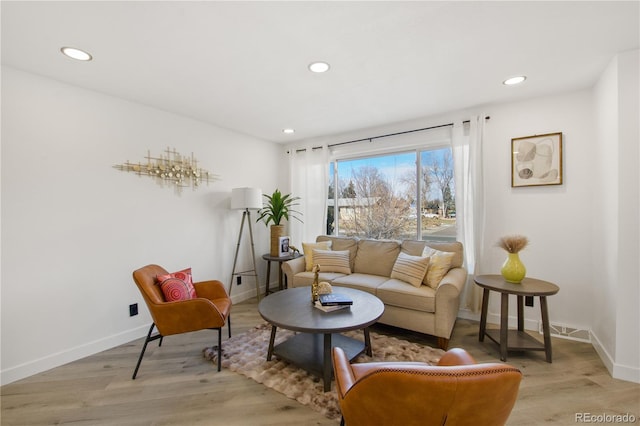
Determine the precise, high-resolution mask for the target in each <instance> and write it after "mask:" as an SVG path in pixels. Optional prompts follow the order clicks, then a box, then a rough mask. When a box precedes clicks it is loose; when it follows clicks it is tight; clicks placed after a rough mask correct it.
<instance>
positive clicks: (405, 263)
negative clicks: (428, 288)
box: [391, 252, 429, 287]
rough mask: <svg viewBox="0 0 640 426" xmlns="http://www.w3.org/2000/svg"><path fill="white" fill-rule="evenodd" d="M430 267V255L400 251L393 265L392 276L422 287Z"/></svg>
mask: <svg viewBox="0 0 640 426" xmlns="http://www.w3.org/2000/svg"><path fill="white" fill-rule="evenodd" d="M428 267H429V258H428V257H422V256H410V255H408V254H406V253H403V252H400V254H398V258H397V259H396V263H395V264H394V265H393V270H391V278H395V279H398V280H401V281H405V282H408V283H409V284H411V285H412V286H414V287H420V286H421V285H422V280H423V279H424V275H425V274H426V273H427V268H428Z"/></svg>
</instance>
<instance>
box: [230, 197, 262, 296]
mask: <svg viewBox="0 0 640 426" xmlns="http://www.w3.org/2000/svg"><path fill="white" fill-rule="evenodd" d="M231 208H232V209H233V210H243V212H242V222H241V224H240V234H239V235H238V245H237V247H236V256H235V258H234V259H233V269H232V271H231V282H230V284H229V296H231V289H232V288H233V277H235V276H253V277H254V278H255V281H256V296H257V297H258V300H259V299H260V288H259V287H260V284H259V283H258V272H257V269H256V253H255V249H254V247H253V228H251V211H250V210H259V209H261V208H262V190H260V189H257V188H234V189H232V190H231ZM245 219H246V221H247V223H248V224H249V236H250V237H251V261H252V262H253V269H250V270H247V271H240V272H237V271H236V264H237V262H238V252H239V251H240V243H241V242H242V231H243V230H244V221H245Z"/></svg>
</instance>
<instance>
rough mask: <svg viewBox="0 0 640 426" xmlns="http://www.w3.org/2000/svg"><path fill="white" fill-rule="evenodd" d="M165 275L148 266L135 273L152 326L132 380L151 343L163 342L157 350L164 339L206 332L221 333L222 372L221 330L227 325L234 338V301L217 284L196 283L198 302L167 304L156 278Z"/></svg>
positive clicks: (215, 281) (220, 334)
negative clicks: (232, 331) (181, 334)
mask: <svg viewBox="0 0 640 426" xmlns="http://www.w3.org/2000/svg"><path fill="white" fill-rule="evenodd" d="M166 274H168V272H167V271H166V270H165V269H164V268H162V267H161V266H158V265H147V266H145V267H143V268H140V269H138V270H136V271H134V272H133V280H134V281H135V283H136V285H137V286H138V289H139V290H140V293H142V297H144V301H145V302H146V304H147V307H148V308H149V312H151V317H152V318H153V323H152V324H151V328H149V333H147V338H146V339H145V341H144V346H143V347H142V352H140V357H139V358H138V363H137V364H136V369H135V371H134V372H133V377H132V379H134V380H135V378H136V375H137V374H138V369H139V368H140V363H141V362H142V357H143V356H144V352H145V350H146V349H147V344H148V343H149V342H151V341H153V340H156V339H160V343H159V345H158V346H162V339H163V337H164V336H169V335H172V334H180V333H187V332H190V331H197V330H203V329H215V330H218V371H220V369H221V367H222V364H221V361H222V327H224V325H225V323H226V324H228V327H229V337H231V318H230V316H229V315H230V312H231V299H230V298H229V295H228V294H227V291H226V290H225V289H224V285H223V284H222V283H221V282H220V281H217V280H214V281H201V282H197V283H193V286H194V287H195V289H196V294H197V296H198V297H197V298H196V299H190V300H181V301H176V302H165V301H164V296H163V294H162V291H161V289H160V286H159V285H157V284H156V277H157V276H158V275H166ZM154 327H157V328H158V333H157V334H155V335H153V336H152V335H151V334H152V333H153V329H154Z"/></svg>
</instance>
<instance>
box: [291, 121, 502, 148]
mask: <svg viewBox="0 0 640 426" xmlns="http://www.w3.org/2000/svg"><path fill="white" fill-rule="evenodd" d="M490 118H491V117H490V116H488V115H487V116H486V117H485V118H484V119H485V120H489V119H490ZM470 122H471V120H465V121H463V122H462V124H468V123H470ZM453 124H454V123H447V124H438V125H436V126H430V127H423V128H421V129H413V130H405V131H403V132H396V133H388V134H386V135H378V136H371V137H368V138H362V139H354V140H352V141H346V142H338V143H332V144H329V145H327V147H329V148H332V147H334V146H340V145H347V144H350V143H356V142H364V141H369V142H372V141H373V140H374V139H381V138H388V137H390V136H398V135H404V134H407V133H415V132H423V131H425V130H433V129H439V128H442V127H451V126H453ZM321 148H322V147H321V146H314V147H312V148H311V149H312V150H314V149H321ZM306 150H307V148H302V149H297V150H296V152H305V151H306Z"/></svg>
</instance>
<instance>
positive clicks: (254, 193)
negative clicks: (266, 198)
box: [231, 188, 262, 210]
mask: <svg viewBox="0 0 640 426" xmlns="http://www.w3.org/2000/svg"><path fill="white" fill-rule="evenodd" d="M231 208H232V209H234V210H244V209H251V210H259V209H261V208H262V190H261V189H258V188H233V189H232V190H231Z"/></svg>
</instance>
